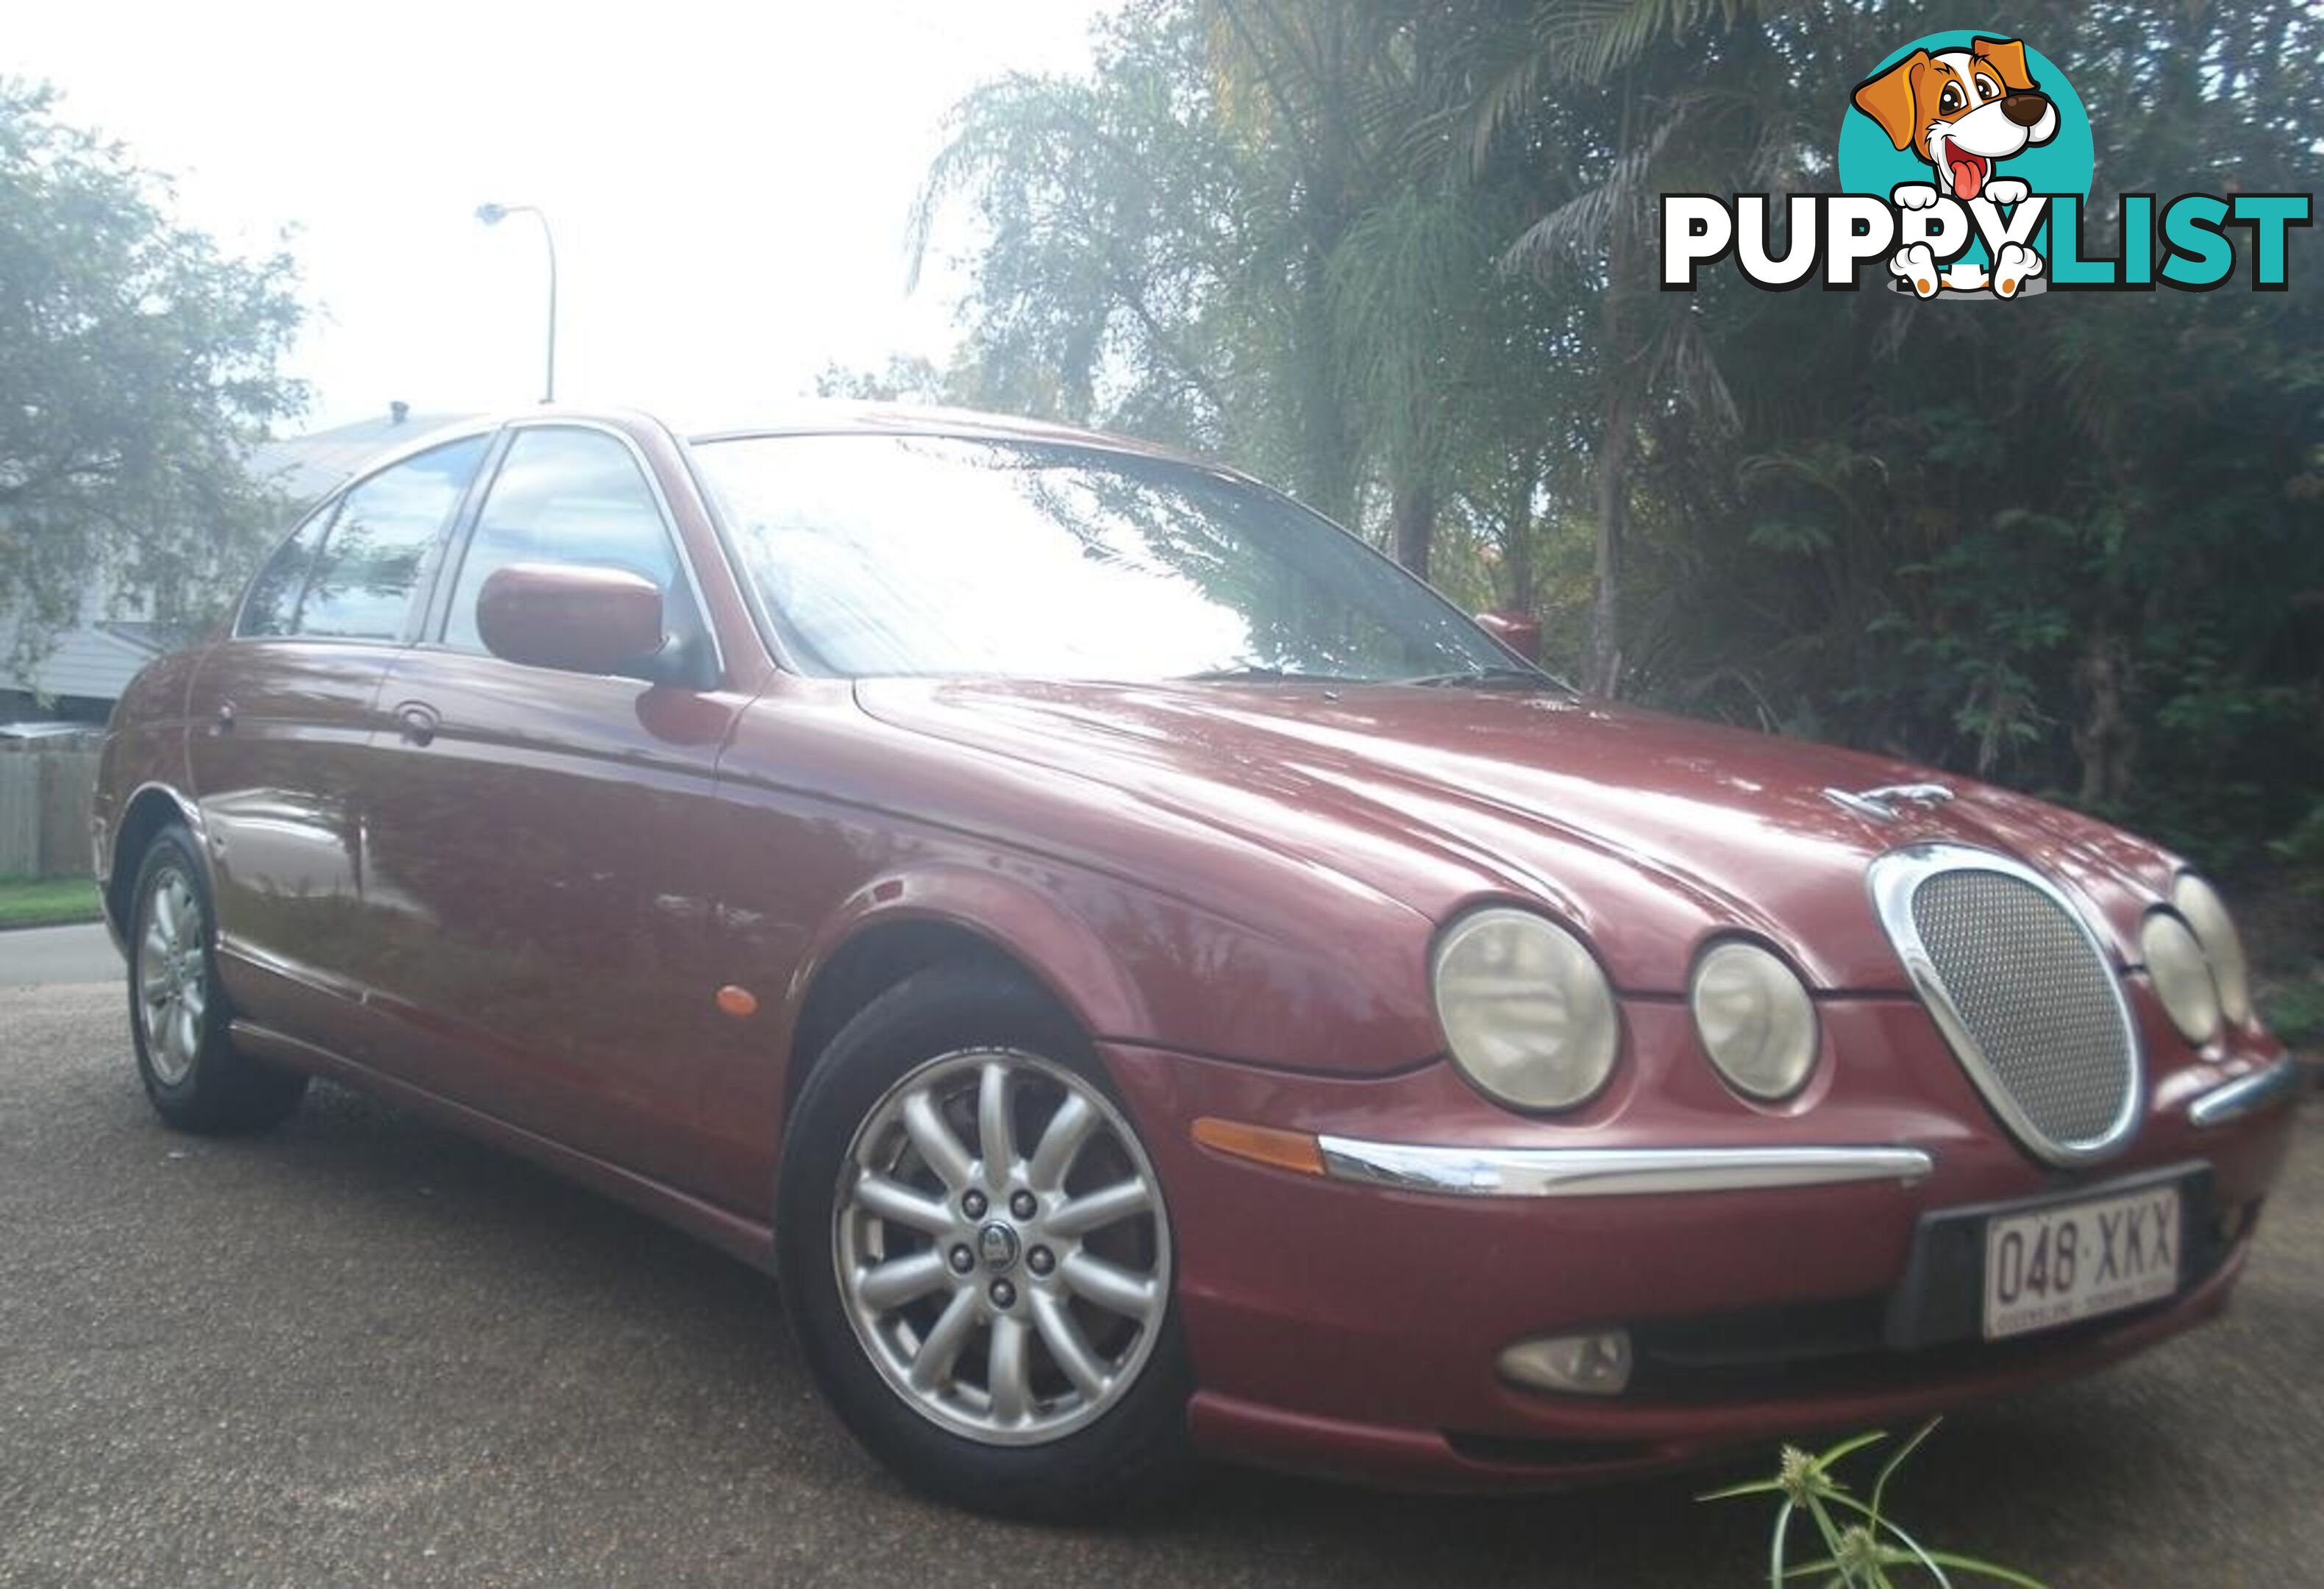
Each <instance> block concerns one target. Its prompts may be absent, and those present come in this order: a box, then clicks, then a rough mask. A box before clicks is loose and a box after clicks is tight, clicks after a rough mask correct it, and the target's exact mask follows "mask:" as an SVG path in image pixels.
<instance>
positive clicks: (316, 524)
mask: <svg viewBox="0 0 2324 1589" xmlns="http://www.w3.org/2000/svg"><path fill="white" fill-rule="evenodd" d="M338 508H339V504H338V502H337V499H336V498H334V499H333V500H331V501H329V502H327V503H324V504H323V505H322V506H321V507H318V508H317V509H316V510H315V511H314V512H313V513H309V514H308V515H307V518H306V522H304V523H302V524H300V526H299V528H297V529H296V530H293V531H291V538H290V539H289V540H285V541H284V542H283V543H282V544H281V546H278V547H276V548H275V549H274V555H273V556H272V557H271V558H269V559H266V566H265V567H264V568H261V569H259V571H258V577H257V578H255V579H254V580H252V581H251V582H250V594H249V595H247V596H244V597H243V598H242V616H241V617H240V618H238V619H236V620H235V625H234V632H235V635H236V636H237V637H239V638H242V639H246V640H259V639H263V638H265V637H266V636H268V635H271V634H289V633H291V631H292V629H293V628H294V627H295V625H296V624H297V622H298V618H299V595H300V592H301V591H303V590H305V589H306V588H307V576H308V574H309V572H310V571H311V570H312V569H313V568H314V566H315V553H316V550H317V549H318V548H319V547H320V546H321V545H322V544H323V532H324V531H327V530H328V529H329V528H330V527H331V515H332V514H333V513H337V512H338Z"/></svg>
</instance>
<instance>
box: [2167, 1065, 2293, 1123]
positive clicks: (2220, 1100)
mask: <svg viewBox="0 0 2324 1589" xmlns="http://www.w3.org/2000/svg"><path fill="white" fill-rule="evenodd" d="M2306 1081H2307V1077H2306V1076H2305V1075H2304V1074H2303V1073H2302V1072H2301V1068H2300V1061H2299V1060H2297V1059H2294V1058H2292V1056H2291V1055H2289V1054H2286V1055H2285V1056H2284V1057H2283V1058H2281V1059H2278V1060H2277V1061H2275V1063H2274V1064H2273V1065H2267V1066H2263V1067H2261V1068H2259V1069H2257V1070H2253V1071H2247V1072H2246V1073H2245V1074H2244V1075H2242V1076H2237V1077H2236V1078H2235V1079H2234V1080H2233V1081H2227V1082H2221V1083H2220V1084H2219V1085H2218V1086H2215V1087H2213V1088H2211V1089H2210V1090H2209V1092H2205V1093H2200V1094H2198V1095H2196V1097H2195V1098H2194V1100H2193V1101H2192V1102H2191V1103H2190V1104H2188V1105H2187V1118H2188V1120H2189V1121H2190V1122H2191V1123H2193V1124H2195V1125H2198V1126H2212V1125H2225V1124H2227V1122H2229V1121H2231V1120H2241V1119H2242V1118H2244V1116H2246V1114H2256V1113H2259V1112H2260V1111H2261V1110H2263V1109H2268V1108H2272V1107H2273V1106H2274V1105H2275V1104H2282V1103H2288V1102H2289V1101H2290V1100H2292V1098H2294V1097H2296V1096H2298V1095H2299V1093H2300V1090H2301V1087H2302V1086H2304V1085H2305V1084H2306Z"/></svg>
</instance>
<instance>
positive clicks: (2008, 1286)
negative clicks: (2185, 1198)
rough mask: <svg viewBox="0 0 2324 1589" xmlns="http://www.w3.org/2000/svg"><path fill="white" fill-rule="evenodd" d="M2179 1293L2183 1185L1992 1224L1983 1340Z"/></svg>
mask: <svg viewBox="0 0 2324 1589" xmlns="http://www.w3.org/2000/svg"><path fill="white" fill-rule="evenodd" d="M2177 1289H2179V1187H2177V1186H2175V1185H2174V1186H2164V1187H2144V1188H2143V1189H2141V1190H2139V1191H2135V1192H2125V1193H2122V1194H2120V1195H2119V1196H2112V1197H2094V1198H2092V1199H2090V1200H2089V1202H2087V1203H2063V1204H2058V1205H2055V1206H2051V1207H2048V1208H2037V1209H2031V1210H2028V1211H2027V1212H2025V1213H2023V1214H1997V1215H1994V1216H1993V1217H1992V1218H1990V1219H1988V1220H1987V1221H1986V1223H1985V1338H1986V1339H1987V1340H1988V1341H1993V1340H1999V1339H2000V1338H2002V1337H2003V1336H2005V1335H2024V1334H2026V1333H2027V1332H2028V1331H2031V1330H2046V1329H2053V1328H2055V1327H2056V1326H2060V1325H2067V1324H2072V1323H2074V1322H2075V1321H2076V1320H2077V1319H2085V1318H2095V1317H2097V1316H2098V1315H2100V1314H2103V1313H2118V1312H2120V1311H2121V1310H2122V1309H2124V1308H2126V1307H2137V1306H2138V1305H2139V1304H2140V1303H2142V1302H2153V1301H2155V1300H2157V1299H2158V1298H2163V1297H2168V1296H2169V1295H2171V1293H2172V1292H2173V1291H2175V1290H2177Z"/></svg>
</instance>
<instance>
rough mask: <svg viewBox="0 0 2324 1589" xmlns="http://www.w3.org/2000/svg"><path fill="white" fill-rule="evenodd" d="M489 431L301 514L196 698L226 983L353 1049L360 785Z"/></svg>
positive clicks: (192, 709) (239, 995)
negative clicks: (382, 707)
mask: <svg viewBox="0 0 2324 1589" xmlns="http://www.w3.org/2000/svg"><path fill="white" fill-rule="evenodd" d="M487 442H488V438H486V437H483V436H477V437H469V438H466V439H461V440H458V441H454V442H449V443H447V444H446V445H445V446H442V447H438V448H431V449H430V450H429V451H427V452H423V453H420V454H419V455H417V456H415V457H410V458H408V459H405V460H404V461H402V462H401V463H398V464H395V465H392V466H391V467H388V468H386V469H384V470H382V471H381V472H379V473H377V474H375V475H373V476H370V477H369V478H367V479H365V480H363V481H361V482H359V483H357V484H356V485H353V486H352V487H349V488H348V489H347V490H346V491H344V492H343V493H340V494H336V495H334V496H333V497H332V498H331V499H330V500H328V501H327V502H326V503H324V505H323V506H322V507H320V508H318V510H316V512H315V513H312V514H310V515H309V517H308V519H307V520H306V522H303V523H302V524H301V525H300V527H299V529H298V531H296V532H294V533H293V534H292V536H291V539H290V540H287V541H285V542H284V543H283V545H282V546H281V547H280V548H279V549H277V550H276V551H275V553H274V555H273V557H272V558H271V559H269V560H268V562H267V564H266V566H265V567H264V568H263V570H262V571H261V572H260V574H259V576H258V577H257V579H256V580H255V581H254V583H253V585H252V587H251V588H250V590H249V592H248V594H247V595H246V596H245V597H244V602H243V606H242V609H241V611H240V613H239V614H238V615H237V616H236V619H235V626H234V631H233V634H232V637H231V638H230V639H228V640H226V641H223V642H219V643H217V645H214V646H212V647H211V648H210V650H209V651H208V654H207V655H206V656H205V657H204V659H203V661H202V662H201V664H200V666H199V668H198V670H197V671H196V673H195V675H194V679H193V683H192V687H191V690H190V692H189V701H188V707H189V722H190V729H191V732H190V735H189V754H188V761H189V775H190V779H191V781H192V785H193V794H194V798H195V800H196V803H197V805H198V808H199V810H200V812H201V817H202V825H203V832H204V835H205V836H206V838H207V840H208V846H209V852H210V853H209V863H210V876H211V880H212V883H213V892H215V893H216V895H217V900H216V905H217V916H218V937H219V944H220V947H221V948H222V950H223V951H224V955H223V964H222V965H221V967H220V971H221V975H223V976H224V978H225V980H226V989H227V992H228V993H229V995H230V996H231V997H232V998H233V999H234V1000H235V1004H236V1006H237V1007H238V1008H239V1009H240V1010H241V1011H242V1012H244V1014H246V1015H248V1016H250V1017H251V1018H252V1019H254V1020H256V1021H261V1022H262V1023H264V1024H268V1025H273V1026H279V1027H281V1028H283V1029H285V1030H290V1031H291V1032H293V1033H294V1034H295V1035H297V1036H300V1037H302V1038H306V1039H309V1040H312V1041H317V1042H320V1043H323V1044H324V1045H325V1046H327V1047H330V1048H333V1049H337V1050H339V1051H341V1052H344V1053H349V1054H353V1055H355V1056H356V1057H358V1058H360V1057H362V1052H363V1049H364V1044H363V1042H362V1038H361V1030H360V1022H359V1021H357V1019H356V1016H357V1013H358V1009H359V1004H360V1001H361V998H362V994H363V991H364V984H365V980H366V963H367V961H368V958H369V955H370V946H369V945H368V943H367V942H366V939H365V938H364V927H363V915H364V911H363V893H364V875H363V874H364V842H365V835H364V823H363V817H362V809H361V794H362V789H363V785H364V779H365V776H366V774H365V757H366V754H367V753H368V750H369V747H370V744H371V742H372V736H373V731H374V729H375V728H376V727H378V726H379V724H380V718H379V717H378V716H377V706H378V697H379V693H380V688H381V685H382V684H383V681H384V680H385V679H386V677H387V670H388V665H389V664H390V662H392V661H393V659H394V656H395V653H396V652H397V651H399V650H401V648H402V646H403V645H404V644H405V643H406V642H407V640H408V639H409V637H410V635H411V634H412V633H415V632H416V628H417V624H418V623H419V616H420V610H421V607H422V605H423V602H424V593H425V591H426V589H427V587H428V581H429V573H430V571H431V569H432V568H434V566H435V564H436V563H437V561H438V559H439V558H440V556H441V550H442V546H443V536H444V534H445V532H446V531H447V529H448V528H449V526H450V524H451V522H452V520H453V517H454V513H455V510H456V509H457V507H458V505H459V503H460V502H461V500H462V498H463V496H464V494H466V491H467V489H468V486H469V485H470V483H471V481H472V479H473V477H474V476H475V472H476V467H477V465H478V464H479V463H480V462H481V461H482V460H483V458H484V451H485V448H486V445H487Z"/></svg>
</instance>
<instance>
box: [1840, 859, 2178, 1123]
mask: <svg viewBox="0 0 2324 1589" xmlns="http://www.w3.org/2000/svg"><path fill="white" fill-rule="evenodd" d="M1873 897H1874V901H1875V903H1876V904H1877V906H1878V908H1879V910H1880V915H1881V920H1882V924H1883V925H1884V926H1885V927H1886V928H1887V929H1888V935H1889V938H1890V939H1891V941H1893V942H1894V943H1895V945H1896V948H1897V952H1898V953H1899V954H1900V955H1901V956H1903V957H1904V964H1905V966H1906V969H1907V970H1909V971H1910V972H1911V973H1912V974H1913V980H1914V985H1915V987H1916V988H1917V989H1918V990H1919V992H1920V994H1921V998H1922V1001H1923V1003H1925V1004H1926V1005H1927V1006H1928V1008H1929V1012H1930V1013H1931V1014H1932V1016H1934V1017H1935V1019H1936V1021H1937V1024H1938V1026H1939V1027H1940V1028H1941V1030H1943V1032H1944V1034H1945V1038H1946V1040H1947V1041H1948V1042H1949V1043H1950V1045H1951V1047H1952V1049H1953V1052H1954V1054H1955V1055H1956V1056H1957V1057H1958V1058H1960V1062H1961V1065H1962V1067H1963V1068H1964V1069H1966V1070H1967V1071H1968V1072H1969V1078H1970V1079H1971V1080H1972V1081H1974V1082H1975V1083H1977V1085H1978V1088H1979V1090H1980V1091H1982V1092H1983V1093H1984V1095H1985V1096H1986V1099H1987V1103H1989V1104H1992V1105H1993V1108H1994V1112H1995V1113H1997V1114H1999V1115H2000V1116H2001V1118H2002V1120H2003V1121H2004V1122H2006V1124H2007V1125H2008V1126H2009V1127H2010V1129H2011V1130H2012V1131H2013V1132H2015V1133H2016V1135H2017V1137H2018V1139H2019V1140H2020V1141H2023V1142H2024V1143H2025V1145H2026V1146H2027V1147H2028V1148H2031V1149H2032V1150H2033V1151H2034V1152H2036V1153H2038V1154H2040V1155H2041V1156H2042V1157H2043V1158H2045V1159H2052V1160H2053V1161H2057V1162H2070V1161H2075V1160H2080V1159H2089V1158H2094V1157H2097V1156H2098V1155H2099V1154H2102V1153H2104V1152H2106V1151H2107V1150H2110V1149H2112V1148H2115V1147H2117V1146H2119V1145H2120V1144H2121V1143H2122V1141H2124V1140H2125V1139H2126V1137H2127V1135H2128V1133H2129V1132H2130V1129H2131V1127H2132V1126H2133V1124H2135V1122H2136V1118H2137V1106H2138V1102H2139V1056H2138V1043H2137V1038H2136V1035H2135V1030H2134V1028H2133V1027H2132V1025H2131V1021H2130V1012H2129V1008H2128V1006H2127V1005H2126V1003H2125V1002H2124V1000H2123V995H2122V987H2121V984H2120V981H2119V979H2118V976H2117V974H2116V969H2115V966H2114V964H2113V962H2112V960H2111V959H2110V958H2109V957H2108V956H2107V952H2106V949H2105V947H2104V946H2102V945H2101V944H2100V943H2099V942H2098V938H2097V937H2096V936H2095V935H2094V934H2092V932H2091V931H2090V929H2089V927H2088V926H2087V925H2085V923H2084V922H2083V920H2082V919H2081V918H2080V916H2079V915H2077V914H2076V913H2075V911H2074V910H2073V907H2072V906H2071V905H2070V904H2069V903H2068V902H2067V901H2066V900H2065V898H2064V897H2063V896H2062V895H2061V893H2060V892H2058V890H2057V888H2056V886H2055V885H2054V884H2052V882H2050V881H2049V880H2048V879H2046V878H2044V877H2043V876H2042V875H2041V874H2040V873H2036V872H2034V871H2033V870H2032V869H2031V868H2028V867H2025V866H2022V865H2020V864H2017V863H2016V862H2014V861H2011V860H2009V859H2007V858H2006V857H2004V856H2000V855H1989V854H1987V853H1986V852H1984V851H1980V850H1972V849H1968V848H1965V847H1962V846H1957V845H1920V846H1915V847H1914V848H1913V849H1909V850H1902V851H1898V852H1896V853H1895V854H1894V855H1884V856H1882V857H1881V858H1880V859H1879V860H1878V861H1877V862H1875V863H1874V864H1873Z"/></svg>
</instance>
